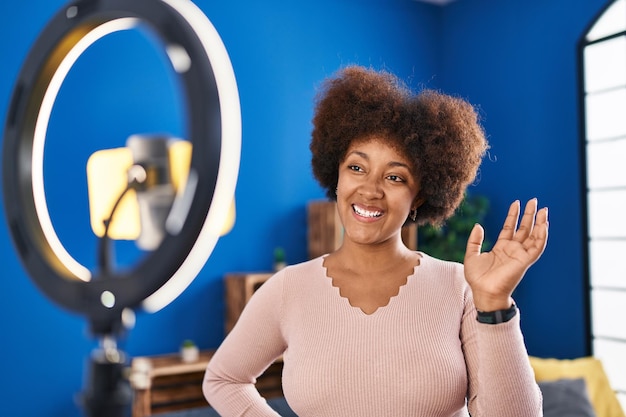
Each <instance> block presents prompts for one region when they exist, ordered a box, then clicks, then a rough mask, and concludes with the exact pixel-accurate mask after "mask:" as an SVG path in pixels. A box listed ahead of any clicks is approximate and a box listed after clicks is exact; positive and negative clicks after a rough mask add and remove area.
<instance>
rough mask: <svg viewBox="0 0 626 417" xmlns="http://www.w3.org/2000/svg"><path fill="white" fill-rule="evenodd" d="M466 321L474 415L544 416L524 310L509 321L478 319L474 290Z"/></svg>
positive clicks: (470, 404) (465, 341)
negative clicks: (523, 323)
mask: <svg viewBox="0 0 626 417" xmlns="http://www.w3.org/2000/svg"><path fill="white" fill-rule="evenodd" d="M468 292H469V295H468V298H467V299H466V308H465V313H464V317H463V323H462V339H463V349H464V351H465V360H466V362H467V372H468V384H469V385H468V409H469V412H470V414H471V415H472V416H473V417H490V416H498V417H541V416H543V411H542V396H541V391H540V390H539V387H538V385H537V383H536V382H535V377H534V373H533V370H532V367H531V366H530V361H529V358H528V353H527V352H526V346H525V344H524V338H523V335H522V331H521V328H520V312H519V311H518V314H516V315H515V317H513V318H512V319H511V320H509V321H508V322H506V323H500V324H484V323H479V322H478V321H477V320H476V309H475V307H474V302H473V300H472V298H471V290H469V291H468Z"/></svg>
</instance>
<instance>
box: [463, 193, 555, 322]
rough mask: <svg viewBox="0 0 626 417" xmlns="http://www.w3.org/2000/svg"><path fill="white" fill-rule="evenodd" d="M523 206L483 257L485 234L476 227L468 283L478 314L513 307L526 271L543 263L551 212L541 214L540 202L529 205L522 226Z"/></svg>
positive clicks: (511, 212)
mask: <svg viewBox="0 0 626 417" xmlns="http://www.w3.org/2000/svg"><path fill="white" fill-rule="evenodd" d="M519 214H520V202H519V201H515V202H513V203H512V204H511V206H510V207H509V212H508V214H507V216H506V219H505V221H504V225H503V227H502V231H501V232H500V234H499V235H498V240H497V241H496V243H495V245H494V246H493V248H492V250H491V251H489V252H483V253H481V245H482V242H483V239H484V236H485V232H484V230H483V228H482V226H480V225H479V224H477V225H476V226H474V228H473V229H472V232H471V233H470V236H469V239H468V241H467V249H466V251H465V260H464V262H463V263H464V264H465V279H466V280H467V282H468V283H469V285H470V287H471V288H472V293H473V294H474V304H475V306H476V309H477V310H481V311H495V310H502V309H506V308H508V307H510V306H511V294H513V290H515V288H516V287H517V285H518V284H519V282H520V281H521V280H522V277H523V276H524V274H525V273H526V270H528V268H529V267H530V266H531V265H532V264H533V263H535V261H537V259H539V257H540V256H541V254H542V253H543V251H544V249H545V247H546V243H547V241H548V209H547V208H543V209H541V210H539V211H537V199H532V200H530V201H528V203H526V208H525V209H524V214H523V215H522V220H521V222H520V223H519V227H518V219H519Z"/></svg>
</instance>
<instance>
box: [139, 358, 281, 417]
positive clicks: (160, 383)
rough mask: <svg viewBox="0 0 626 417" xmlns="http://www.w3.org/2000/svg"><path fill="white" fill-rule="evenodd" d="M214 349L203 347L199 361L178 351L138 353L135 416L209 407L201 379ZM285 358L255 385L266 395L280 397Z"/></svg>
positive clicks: (264, 374) (141, 416) (273, 365)
mask: <svg viewBox="0 0 626 417" xmlns="http://www.w3.org/2000/svg"><path fill="white" fill-rule="evenodd" d="M212 356H213V351H201V352H200V357H199V358H198V361H196V362H192V363H184V362H182V361H181V359H180V355H178V354H168V355H159V356H141V357H136V358H134V359H133V360H132V363H131V377H130V380H131V386H132V388H133V390H134V394H135V395H134V399H133V407H132V415H133V417H146V416H152V415H158V414H163V413H167V412H172V411H177V410H183V409H188V408H197V407H207V406H209V404H208V403H207V401H206V399H205V398H204V394H203V393H202V381H203V379H204V373H205V370H206V367H207V365H208V363H209V360H210V359H211V357H212ZM282 369H283V363H282V358H280V359H278V360H277V361H276V362H274V363H273V364H272V365H271V366H270V367H269V368H268V369H267V370H266V371H265V373H263V375H261V376H260V377H259V378H258V380H257V383H256V387H257V389H258V390H259V392H260V393H261V395H262V396H264V397H265V398H268V399H269V398H273V397H280V396H282V395H283V391H282V380H281V378H282Z"/></svg>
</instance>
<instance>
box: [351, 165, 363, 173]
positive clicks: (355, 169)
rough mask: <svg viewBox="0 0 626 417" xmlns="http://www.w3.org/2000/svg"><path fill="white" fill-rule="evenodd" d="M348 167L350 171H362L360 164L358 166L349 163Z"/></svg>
mask: <svg viewBox="0 0 626 417" xmlns="http://www.w3.org/2000/svg"><path fill="white" fill-rule="evenodd" d="M348 169H349V170H350V171H355V172H363V168H361V167H360V166H358V165H354V164H350V165H348Z"/></svg>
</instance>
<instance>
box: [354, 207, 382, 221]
mask: <svg viewBox="0 0 626 417" xmlns="http://www.w3.org/2000/svg"><path fill="white" fill-rule="evenodd" d="M352 210H354V212H355V213H356V214H358V215H359V216H362V217H370V218H374V217H380V216H382V215H383V213H382V212H380V211H370V210H365V209H362V208H360V207H357V206H356V205H354V204H353V205H352Z"/></svg>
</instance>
